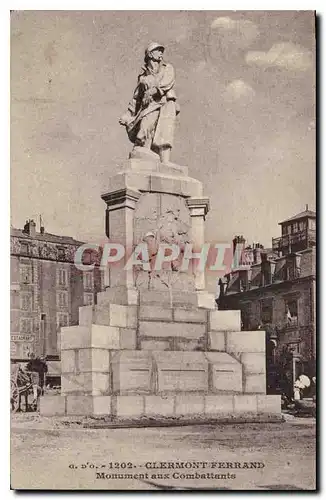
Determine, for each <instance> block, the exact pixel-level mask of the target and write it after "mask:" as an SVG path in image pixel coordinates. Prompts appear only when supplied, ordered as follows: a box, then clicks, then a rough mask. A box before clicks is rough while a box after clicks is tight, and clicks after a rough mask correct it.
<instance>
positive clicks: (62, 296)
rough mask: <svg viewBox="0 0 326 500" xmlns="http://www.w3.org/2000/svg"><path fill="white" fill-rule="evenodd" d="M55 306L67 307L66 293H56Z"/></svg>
mask: <svg viewBox="0 0 326 500" xmlns="http://www.w3.org/2000/svg"><path fill="white" fill-rule="evenodd" d="M57 306H58V307H68V292H57Z"/></svg>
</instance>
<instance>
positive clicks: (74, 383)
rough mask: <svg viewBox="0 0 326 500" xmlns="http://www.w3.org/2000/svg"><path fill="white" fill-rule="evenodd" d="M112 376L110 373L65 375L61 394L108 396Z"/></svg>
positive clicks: (63, 375)
mask: <svg viewBox="0 0 326 500" xmlns="http://www.w3.org/2000/svg"><path fill="white" fill-rule="evenodd" d="M108 392H110V376H109V374H108V373H92V372H87V373H79V374H77V375H73V374H71V373H63V374H62V375H61V393H62V394H63V395H65V394H72V393H73V394H78V393H79V394H85V393H86V394H94V395H101V394H108Z"/></svg>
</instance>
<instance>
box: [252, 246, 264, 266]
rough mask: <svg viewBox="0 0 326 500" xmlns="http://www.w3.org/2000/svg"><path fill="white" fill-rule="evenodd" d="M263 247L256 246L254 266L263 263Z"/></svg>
mask: <svg viewBox="0 0 326 500" xmlns="http://www.w3.org/2000/svg"><path fill="white" fill-rule="evenodd" d="M261 250H262V249H261V245H260V244H259V243H256V244H255V246H254V250H253V254H254V264H260V263H261Z"/></svg>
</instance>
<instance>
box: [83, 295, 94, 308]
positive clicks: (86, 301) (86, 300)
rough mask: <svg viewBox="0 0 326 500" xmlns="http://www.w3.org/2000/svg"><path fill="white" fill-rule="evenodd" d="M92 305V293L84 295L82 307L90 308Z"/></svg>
mask: <svg viewBox="0 0 326 500" xmlns="http://www.w3.org/2000/svg"><path fill="white" fill-rule="evenodd" d="M93 304H94V296H93V294H92V293H84V306H91V305H93Z"/></svg>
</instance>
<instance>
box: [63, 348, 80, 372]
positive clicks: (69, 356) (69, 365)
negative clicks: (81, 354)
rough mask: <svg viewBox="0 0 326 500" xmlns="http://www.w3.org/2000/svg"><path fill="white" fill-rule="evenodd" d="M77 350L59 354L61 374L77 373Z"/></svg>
mask: <svg viewBox="0 0 326 500" xmlns="http://www.w3.org/2000/svg"><path fill="white" fill-rule="evenodd" d="M76 358H77V350H76V349H68V350H66V351H62V352H61V372H63V373H75V372H77V371H78V366H77V363H76V361H77V360H76Z"/></svg>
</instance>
